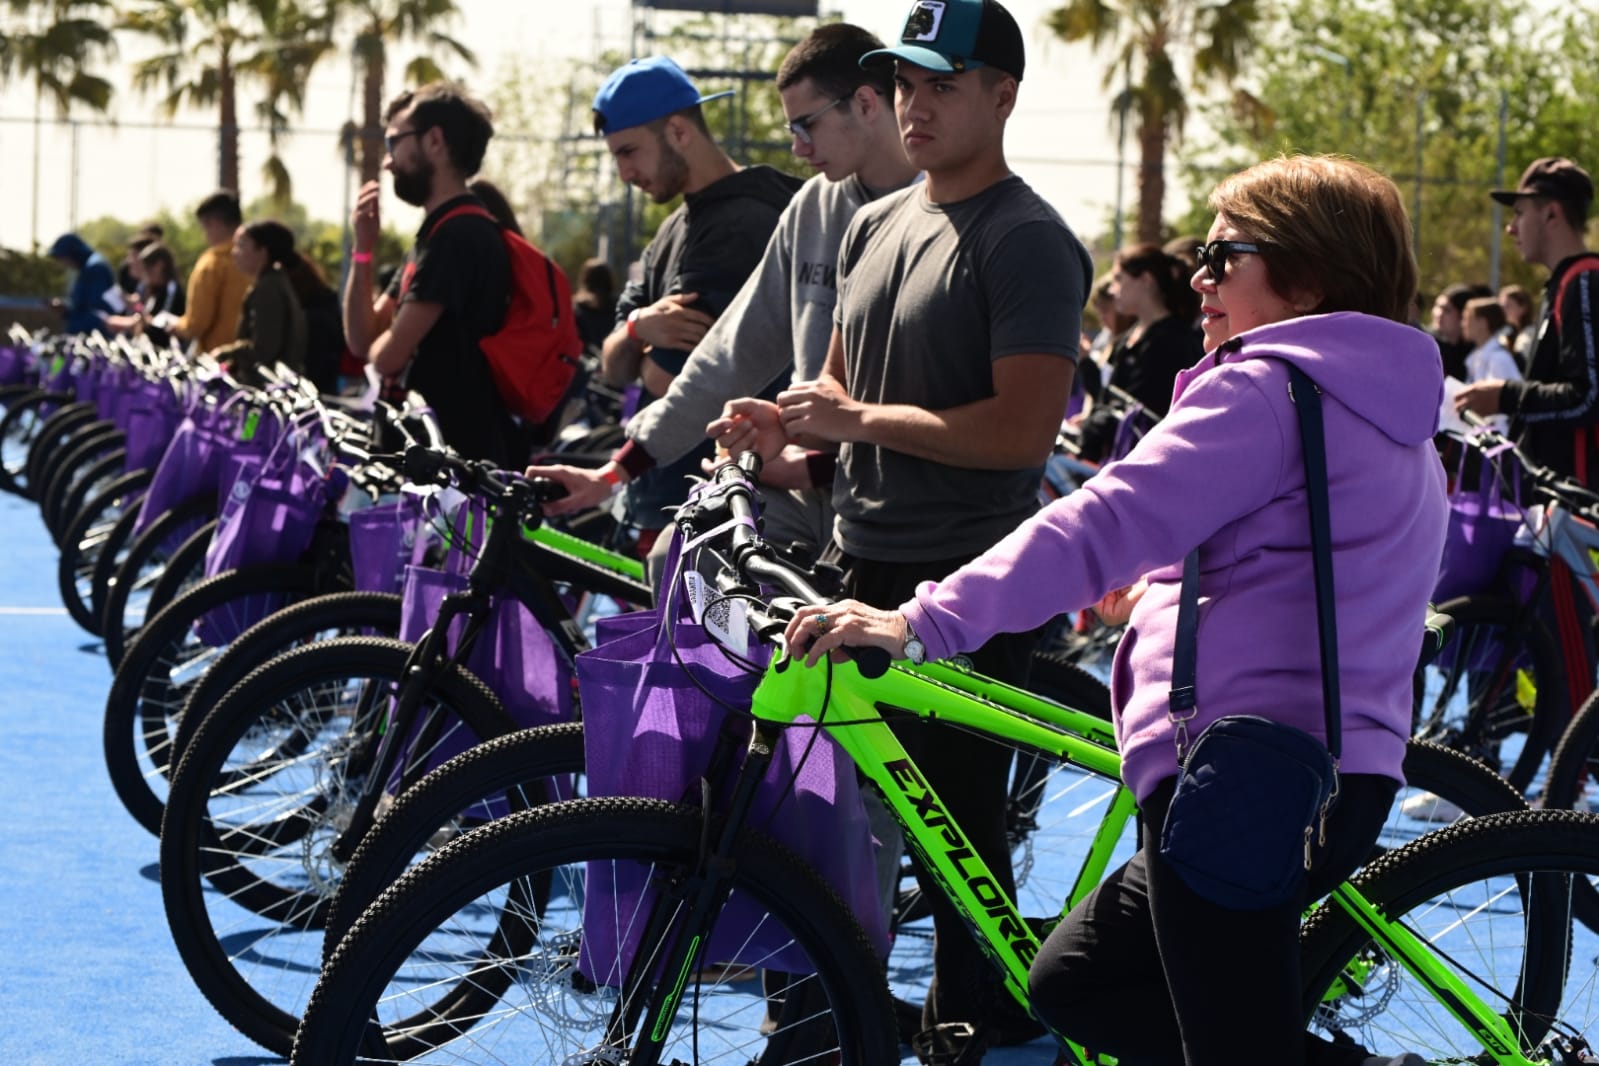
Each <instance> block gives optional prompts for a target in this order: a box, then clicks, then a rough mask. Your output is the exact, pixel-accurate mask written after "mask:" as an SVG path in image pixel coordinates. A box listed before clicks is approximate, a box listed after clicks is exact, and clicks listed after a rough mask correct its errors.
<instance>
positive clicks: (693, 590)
mask: <svg viewBox="0 0 1599 1066" xmlns="http://www.w3.org/2000/svg"><path fill="white" fill-rule="evenodd" d="M683 590H684V591H685V592H687V593H688V609H689V613H690V614H691V615H693V617H694V624H695V625H699V624H701V623H702V622H703V621H704V620H705V578H703V577H701V576H700V573H699V571H697V570H689V571H687V572H686V573H685V574H684V575H683Z"/></svg>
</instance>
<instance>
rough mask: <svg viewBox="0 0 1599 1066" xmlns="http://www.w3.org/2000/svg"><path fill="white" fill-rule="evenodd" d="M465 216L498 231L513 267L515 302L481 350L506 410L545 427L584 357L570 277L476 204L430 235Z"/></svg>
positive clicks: (408, 271) (409, 268)
mask: <svg viewBox="0 0 1599 1066" xmlns="http://www.w3.org/2000/svg"><path fill="white" fill-rule="evenodd" d="M462 215H475V216H477V217H478V218H486V219H488V220H489V221H490V222H493V223H494V224H495V225H496V226H497V227H499V230H500V236H501V237H502V238H504V240H505V251H506V254H507V256H508V257H509V258H510V262H511V286H510V291H511V299H510V303H509V304H507V305H506V308H505V321H504V322H503V323H502V324H501V325H500V328H499V330H498V331H497V332H494V333H491V334H489V335H488V336H487V337H484V338H483V339H482V340H480V341H478V347H480V348H482V349H483V356H484V358H486V359H487V360H488V361H489V372H490V373H491V374H493V375H494V385H495V388H497V389H498V390H499V393H500V399H501V400H503V401H505V407H506V409H507V410H509V411H510V412H511V413H512V414H513V415H516V416H518V417H520V418H522V419H525V420H526V421H528V422H534V423H538V422H543V421H544V420H545V419H547V418H549V417H550V415H551V414H553V413H554V412H555V409H556V407H557V406H559V405H560V402H561V400H562V399H563V398H564V397H565V396H566V392H567V389H568V388H570V387H571V384H572V378H573V376H574V375H575V374H576V373H577V368H578V365H579V356H581V355H582V353H583V342H582V340H580V339H579V338H578V335H577V317H576V315H575V314H574V313H573V311H572V290H571V287H570V286H569V285H568V283H567V280H566V273H565V272H564V271H563V270H561V268H560V267H558V266H556V265H555V262H554V261H553V260H551V259H549V258H548V257H547V256H545V254H544V253H543V252H541V251H539V250H538V249H537V248H535V247H533V245H532V244H530V243H529V242H528V241H527V240H526V239H525V238H523V237H520V236H518V235H517V234H515V233H513V232H511V231H510V230H508V229H506V228H505V227H503V226H500V225H499V222H498V221H496V220H495V218H494V216H493V215H491V214H489V212H488V211H487V210H486V209H485V208H483V207H480V206H479V205H477V204H462V205H461V206H460V207H457V208H456V209H455V210H453V211H450V212H449V213H448V214H446V215H444V216H443V217H442V218H440V219H439V220H438V221H437V222H435V223H434V224H433V229H431V230H429V231H428V232H429V234H430V235H431V234H432V233H435V232H437V231H438V228H439V227H440V226H442V225H444V224H445V223H446V222H448V221H449V220H450V219H452V218H457V217H460V216H462ZM415 271H416V265H415V264H414V263H407V264H406V268H405V276H404V278H403V280H402V281H401V283H400V291H401V292H402V293H403V292H404V291H405V289H407V288H409V287H410V280H411V275H412V274H413V273H415Z"/></svg>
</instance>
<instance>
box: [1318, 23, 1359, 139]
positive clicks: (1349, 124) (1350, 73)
mask: <svg viewBox="0 0 1599 1066" xmlns="http://www.w3.org/2000/svg"><path fill="white" fill-rule="evenodd" d="M1309 51H1310V54H1311V55H1313V56H1317V57H1318V58H1321V59H1325V60H1327V62H1329V63H1336V64H1338V65H1339V66H1340V67H1343V68H1344V117H1343V132H1344V137H1343V140H1344V141H1345V144H1346V147H1347V143H1348V140H1349V137H1350V135H1351V134H1352V133H1353V132H1354V125H1355V112H1354V103H1355V101H1354V88H1355V64H1354V63H1353V62H1351V61H1350V59H1349V57H1348V56H1346V55H1343V54H1342V53H1339V52H1334V51H1333V50H1332V49H1331V48H1326V47H1323V46H1322V45H1319V44H1313V45H1311V46H1310V48H1309ZM1350 154H1351V155H1353V154H1354V153H1353V152H1351V153H1350Z"/></svg>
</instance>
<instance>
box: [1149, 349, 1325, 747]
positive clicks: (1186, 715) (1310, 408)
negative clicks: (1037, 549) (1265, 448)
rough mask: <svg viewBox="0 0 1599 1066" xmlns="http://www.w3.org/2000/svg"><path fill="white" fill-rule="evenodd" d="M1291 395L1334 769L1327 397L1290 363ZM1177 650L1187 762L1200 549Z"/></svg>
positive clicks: (1188, 573) (1190, 564) (1182, 605)
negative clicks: (1324, 409)
mask: <svg viewBox="0 0 1599 1066" xmlns="http://www.w3.org/2000/svg"><path fill="white" fill-rule="evenodd" d="M1287 366H1288V378H1289V390H1288V392H1289V395H1290V396H1291V397H1292V398H1293V401H1294V407H1295V408H1297V409H1298V411H1299V440H1300V447H1301V449H1302V450H1303V451H1304V453H1305V495H1306V497H1307V499H1308V501H1309V503H1310V546H1311V555H1312V558H1313V561H1314V564H1315V565H1314V570H1315V577H1316V628H1317V630H1318V632H1319V633H1320V637H1321V693H1322V713H1323V715H1324V717H1325V719H1326V725H1327V750H1328V752H1330V753H1331V754H1332V757H1333V763H1334V765H1336V764H1337V762H1338V757H1339V755H1340V754H1341V753H1342V751H1343V731H1342V697H1341V694H1340V690H1339V672H1338V624H1337V609H1336V603H1335V598H1334V590H1333V570H1332V515H1331V507H1330V505H1329V503H1328V496H1327V438H1326V433H1325V430H1324V428H1323V425H1322V417H1321V393H1320V391H1319V390H1318V389H1317V388H1316V384H1315V382H1313V381H1311V380H1310V378H1309V377H1308V376H1307V375H1306V374H1305V372H1304V371H1302V370H1300V369H1299V368H1298V367H1297V366H1294V365H1293V364H1292V363H1288V364H1287ZM1176 640H1177V643H1176V647H1175V648H1173V650H1172V684H1171V698H1170V710H1169V712H1168V713H1169V714H1170V716H1171V720H1172V721H1173V722H1174V723H1175V724H1176V726H1177V755H1178V758H1179V759H1181V758H1182V756H1183V754H1184V750H1185V745H1184V743H1183V741H1184V740H1185V739H1186V738H1187V735H1188V728H1187V723H1188V721H1189V720H1190V719H1192V718H1193V717H1194V715H1195V714H1196V713H1197V712H1196V710H1195V686H1194V680H1195V677H1196V676H1197V674H1198V660H1199V549H1197V548H1196V549H1194V550H1193V551H1191V552H1189V553H1188V556H1187V558H1185V559H1184V560H1183V581H1182V592H1181V596H1180V598H1179V600H1178V602H1177V636H1176Z"/></svg>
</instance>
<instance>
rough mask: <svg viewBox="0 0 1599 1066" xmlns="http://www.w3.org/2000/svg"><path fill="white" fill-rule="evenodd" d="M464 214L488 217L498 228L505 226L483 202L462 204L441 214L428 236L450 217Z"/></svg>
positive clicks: (429, 230) (458, 216)
mask: <svg viewBox="0 0 1599 1066" xmlns="http://www.w3.org/2000/svg"><path fill="white" fill-rule="evenodd" d="M462 215H475V216H476V217H478V218H486V219H488V220H489V221H490V222H492V223H494V225H495V227H496V228H498V229H503V228H504V227H502V226H500V220H499V219H497V218H495V217H494V216H493V215H491V214H489V210H488V208H486V207H484V206H483V205H482V204H461V205H460V206H458V207H452V208H450V210H448V211H446V212H445V213H444V214H443V215H441V216H439V220H438V221H437V222H435V223H433V225H432V226H431V227H430V228H429V229H428V236H429V237H431V236H433V234H434V233H436V232H437V231H438V228H439V227H440V226H442V225H444V224H445V223H446V222H448V221H450V219H452V218H460V217H461V216H462Z"/></svg>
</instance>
